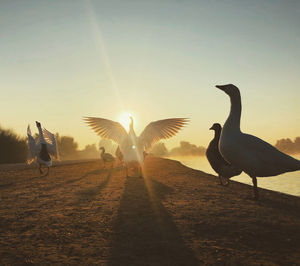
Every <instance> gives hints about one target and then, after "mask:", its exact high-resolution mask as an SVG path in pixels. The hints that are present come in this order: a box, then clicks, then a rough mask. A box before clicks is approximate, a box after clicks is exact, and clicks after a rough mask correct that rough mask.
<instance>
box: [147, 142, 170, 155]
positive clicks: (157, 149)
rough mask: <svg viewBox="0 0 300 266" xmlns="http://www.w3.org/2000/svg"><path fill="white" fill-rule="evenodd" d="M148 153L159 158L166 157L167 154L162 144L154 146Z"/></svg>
mask: <svg viewBox="0 0 300 266" xmlns="http://www.w3.org/2000/svg"><path fill="white" fill-rule="evenodd" d="M150 153H152V154H153V155H155V156H159V157H163V156H167V155H168V154H169V152H168V149H167V148H166V146H165V144H164V143H162V142H159V143H157V144H155V145H154V146H153V147H152V149H151V150H150Z"/></svg>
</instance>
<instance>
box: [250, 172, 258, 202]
mask: <svg viewBox="0 0 300 266" xmlns="http://www.w3.org/2000/svg"><path fill="white" fill-rule="evenodd" d="M251 178H252V183H253V193H254V199H256V200H258V198H259V195H258V190H257V179H256V176H252V177H251Z"/></svg>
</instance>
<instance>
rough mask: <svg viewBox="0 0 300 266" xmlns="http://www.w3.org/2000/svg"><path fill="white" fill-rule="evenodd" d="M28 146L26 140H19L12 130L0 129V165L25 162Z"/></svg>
mask: <svg viewBox="0 0 300 266" xmlns="http://www.w3.org/2000/svg"><path fill="white" fill-rule="evenodd" d="M27 155H28V146H27V141H26V138H21V137H19V136H18V135H16V134H15V133H14V132H13V131H12V130H9V129H3V128H0V163H21V162H26V160H27Z"/></svg>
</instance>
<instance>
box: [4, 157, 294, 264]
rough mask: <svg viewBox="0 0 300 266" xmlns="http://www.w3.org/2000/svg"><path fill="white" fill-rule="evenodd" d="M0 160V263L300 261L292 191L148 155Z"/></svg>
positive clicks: (230, 262)
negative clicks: (122, 160) (128, 161)
mask: <svg viewBox="0 0 300 266" xmlns="http://www.w3.org/2000/svg"><path fill="white" fill-rule="evenodd" d="M110 167H111V166H110V165H103V164H102V163H101V162H100V161H91V162H79V163H75V162H73V163H72V164H61V165H60V164H58V165H55V166H54V167H52V168H51V169H50V175H49V176H47V177H40V176H39V172H38V170H37V168H28V167H26V166H24V167H20V166H18V167H16V169H14V168H13V167H9V168H7V167H6V168H2V169H1V168H0V265H26V264H38V265H54V264H56V265H57V264H60V265H61V264H67V265H93V264H96V265H129V266H131V265H170V266H171V265H172V266H173V265H299V264H300V198H299V197H295V196H289V195H285V194H281V193H277V192H273V191H268V190H264V189H260V190H259V192H260V195H261V200H260V202H259V203H257V202H255V201H253V200H252V188H251V187H249V186H247V185H244V184H240V183H237V182H231V184H230V186H228V187H222V186H220V185H218V178H217V177H215V176H213V175H209V174H206V173H204V172H201V171H196V170H192V169H190V168H188V167H185V166H183V165H181V164H180V163H179V162H177V161H172V160H167V159H160V158H153V157H150V156H149V157H147V159H146V161H145V165H144V178H140V177H129V178H126V176H125V175H126V174H125V173H126V171H125V169H124V168H123V167H122V166H115V167H114V168H110Z"/></svg>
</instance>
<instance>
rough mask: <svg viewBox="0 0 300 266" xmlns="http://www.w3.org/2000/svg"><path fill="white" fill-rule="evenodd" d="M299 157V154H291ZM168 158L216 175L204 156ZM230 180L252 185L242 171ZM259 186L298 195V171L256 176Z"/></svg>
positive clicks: (299, 185)
mask: <svg viewBox="0 0 300 266" xmlns="http://www.w3.org/2000/svg"><path fill="white" fill-rule="evenodd" d="M293 157H295V158H297V159H300V155H297V156H293ZM169 158H170V159H173V160H177V161H180V162H181V163H182V164H184V165H186V166H188V167H191V168H193V169H197V170H201V171H204V172H206V173H209V174H213V175H216V173H215V172H214V170H213V169H212V168H211V166H210V165H209V162H208V161H207V159H206V157H204V156H201V157H200V156H199V157H193V156H191V157H190V156H186V157H169ZM232 180H235V181H238V182H241V183H245V184H249V185H252V181H251V179H250V178H249V176H248V175H246V174H245V173H244V172H243V173H242V174H241V175H240V176H237V177H233V178H232ZM258 185H259V187H262V188H266V189H270V190H275V191H280V192H283V193H287V194H291V195H295V196H300V171H297V172H290V173H285V174H282V175H278V176H272V177H259V178H258Z"/></svg>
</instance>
